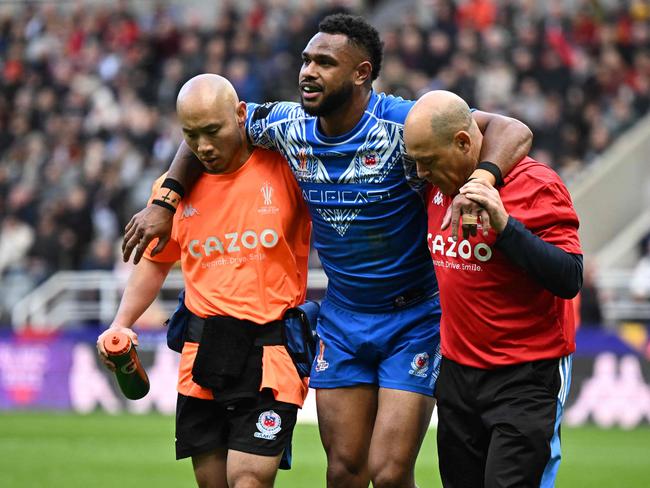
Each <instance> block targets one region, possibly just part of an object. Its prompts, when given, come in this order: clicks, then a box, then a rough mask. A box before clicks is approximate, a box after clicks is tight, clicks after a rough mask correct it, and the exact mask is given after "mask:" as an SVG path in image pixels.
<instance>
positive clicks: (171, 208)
mask: <svg viewBox="0 0 650 488" xmlns="http://www.w3.org/2000/svg"><path fill="white" fill-rule="evenodd" d="M151 204H152V205H158V206H159V207H162V208H166V209H167V210H169V211H170V212H171V213H176V208H175V207H174V206H173V205H170V204H169V203H167V202H163V201H162V200H158V199H156V200H151Z"/></svg>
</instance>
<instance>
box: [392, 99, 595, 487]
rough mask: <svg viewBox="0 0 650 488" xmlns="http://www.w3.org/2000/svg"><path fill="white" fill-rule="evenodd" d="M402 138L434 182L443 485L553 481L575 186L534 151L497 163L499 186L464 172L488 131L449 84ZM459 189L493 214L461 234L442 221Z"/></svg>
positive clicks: (416, 114)
mask: <svg viewBox="0 0 650 488" xmlns="http://www.w3.org/2000/svg"><path fill="white" fill-rule="evenodd" d="M404 139H405V143H406V148H407V152H408V154H409V157H411V158H413V159H415V161H416V162H417V168H418V175H419V176H420V177H422V178H425V179H427V180H428V181H429V182H430V183H432V184H433V185H434V186H432V187H431V189H430V190H429V192H428V197H427V206H428V207H427V210H428V220H429V226H428V243H429V250H430V252H431V256H432V258H433V262H434V265H435V269H436V276H437V278H438V282H439V284H440V301H441V306H442V310H443V311H444V313H443V314H442V322H441V349H442V356H443V359H442V364H441V370H440V376H439V377H438V384H437V387H436V397H437V399H438V418H439V424H438V453H439V456H440V473H441V477H442V481H443V484H444V485H445V486H446V487H467V486H472V487H475V486H476V487H478V486H486V487H487V486H489V487H497V486H518V487H524V486H531V487H532V486H553V484H554V481H555V476H556V474H557V469H558V467H559V462H560V441H559V434H560V420H561V417H562V412H563V408H564V401H565V400H566V396H567V393H568V390H569V386H570V375H571V354H572V353H573V352H574V350H575V324H574V317H573V308H572V306H571V301H570V299H571V298H573V297H574V296H575V295H576V294H577V293H578V291H579V289H580V286H581V284H582V251H581V248H580V241H579V238H578V217H577V215H576V213H575V210H574V209H573V205H572V203H571V197H570V195H569V192H568V191H567V189H566V187H565V186H564V184H563V183H562V181H561V180H560V178H559V176H558V175H557V174H556V173H555V172H553V171H552V170H551V169H550V168H549V167H548V166H546V165H544V164H541V163H538V162H537V161H534V160H533V159H531V158H529V157H525V158H524V159H522V160H521V161H520V162H519V163H518V164H517V165H516V166H515V168H514V169H513V170H512V171H511V172H510V173H509V174H508V175H507V176H506V177H505V179H503V178H502V177H501V175H500V174H498V171H497V170H496V169H495V173H497V175H496V176H497V188H495V187H492V186H491V185H489V184H488V183H486V182H483V181H480V180H476V179H471V180H470V181H467V178H468V177H469V176H470V174H471V173H472V171H473V170H474V168H475V167H476V164H477V163H478V156H479V153H480V149H481V144H482V135H481V133H480V131H479V130H478V128H477V127H476V123H475V122H473V120H472V117H471V111H470V109H469V107H468V106H467V104H466V103H465V102H464V101H463V100H462V99H461V98H459V97H458V96H456V95H454V94H452V93H450V92H445V91H434V92H430V93H428V94H427V95H425V96H424V97H422V98H421V99H420V100H419V101H418V102H417V103H416V104H415V106H414V107H413V108H412V109H411V112H410V113H409V116H408V118H407V119H406V123H405V127H404ZM459 191H460V193H461V194H463V195H464V196H465V197H466V198H468V199H470V200H472V201H474V202H476V203H478V204H480V205H482V206H483V207H484V208H485V210H486V212H487V215H486V214H485V213H482V214H481V225H479V231H478V232H476V233H475V235H470V236H466V238H465V239H463V240H461V241H457V240H455V239H454V238H453V237H452V236H451V234H450V232H449V229H445V230H444V231H442V230H441V229H440V226H441V223H442V220H443V217H444V215H445V211H446V209H447V207H448V206H449V204H450V203H451V200H452V197H453V195H455V194H457V193H458V192H459ZM464 218H466V217H464ZM469 218H470V219H476V217H475V216H469ZM469 223H471V222H469Z"/></svg>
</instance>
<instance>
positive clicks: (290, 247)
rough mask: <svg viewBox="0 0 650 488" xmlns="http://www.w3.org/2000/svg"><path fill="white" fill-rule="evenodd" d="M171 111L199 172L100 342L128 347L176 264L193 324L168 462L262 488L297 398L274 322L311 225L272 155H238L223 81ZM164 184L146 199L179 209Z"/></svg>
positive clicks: (291, 296) (302, 391) (240, 140)
mask: <svg viewBox="0 0 650 488" xmlns="http://www.w3.org/2000/svg"><path fill="white" fill-rule="evenodd" d="M177 111H178V116H179V120H180V122H181V125H182V128H183V135H184V138H185V142H186V143H187V144H188V145H189V147H190V148H191V149H192V151H193V152H194V154H195V155H196V156H197V157H198V158H199V159H200V160H201V162H202V164H203V166H204V168H205V173H204V174H203V175H202V176H201V177H200V179H199V181H198V183H197V184H196V186H195V187H193V188H192V190H191V192H190V193H189V195H186V196H185V198H183V201H182V203H181V204H180V207H179V208H180V211H179V212H177V213H176V216H175V218H174V230H173V233H172V238H171V240H170V242H169V244H168V245H167V246H166V247H165V250H164V252H162V253H160V254H157V255H156V256H155V257H152V256H151V253H150V250H151V248H150V249H149V251H148V252H147V253H146V254H145V257H146V258H147V259H144V260H142V261H141V262H140V263H139V264H138V266H137V267H136V268H135V269H134V270H133V272H132V275H131V277H130V279H129V282H128V284H127V287H126V290H125V292H124V296H123V298H122V302H121V304H120V308H119V310H118V312H117V315H116V317H115V320H114V321H113V323H112V324H111V326H110V328H109V331H113V330H115V329H119V330H123V331H124V332H126V333H127V334H128V335H129V336H130V337H131V338H132V340H133V341H134V342H136V343H137V336H136V334H135V333H134V332H133V331H132V330H131V326H132V325H133V323H134V321H135V320H136V319H137V318H138V317H139V316H140V315H141V314H142V313H143V312H144V311H145V310H146V308H147V307H148V306H149V305H150V304H151V302H152V301H153V299H154V298H155V297H156V295H157V293H158V291H159V290H160V287H161V286H162V284H163V282H164V280H165V277H166V276H167V274H168V272H169V270H170V269H171V267H172V266H173V264H174V263H175V262H176V261H178V260H180V262H181V268H182V270H183V274H184V277H185V284H186V295H185V306H186V307H187V309H188V310H189V311H190V312H191V314H192V315H191V318H190V321H189V327H188V331H187V333H186V336H185V340H186V341H185V344H184V346H183V351H182V356H181V364H180V368H179V378H178V402H177V412H176V456H177V458H178V459H180V458H184V457H189V456H191V457H192V463H193V466H194V473H195V476H196V479H197V482H198V484H199V486H201V487H224V488H225V487H230V488H233V487H237V486H246V487H270V486H272V485H273V481H274V479H275V475H276V473H277V469H278V466H279V464H280V459H281V456H282V453H283V451H284V449H285V448H286V447H287V446H288V445H289V443H290V441H291V434H292V431H293V428H294V426H295V422H296V413H297V409H298V407H301V406H302V404H303V401H304V399H305V396H306V394H307V385H306V381H304V380H302V379H301V378H300V377H299V375H298V373H297V371H296V368H295V366H294V364H293V362H292V360H291V357H290V356H289V354H288V353H287V351H286V349H285V347H284V346H283V345H281V344H282V339H281V331H280V323H279V321H280V320H281V319H282V317H283V315H284V313H285V312H286V311H287V309H289V308H291V307H295V306H297V305H299V304H301V303H303V302H304V300H305V294H306V286H307V258H308V253H309V236H310V231H311V221H310V219H309V216H308V213H307V209H306V205H305V203H304V201H303V199H302V196H301V195H300V192H299V189H298V185H297V183H296V181H295V179H294V177H293V175H292V173H291V170H290V169H289V166H288V165H287V164H286V161H285V160H284V159H283V158H282V156H280V155H279V154H278V153H276V152H272V151H267V150H264V149H253V148H252V147H251V146H250V145H249V144H248V142H247V139H246V133H245V130H244V124H245V120H246V104H245V103H244V102H240V101H239V100H238V98H237V95H236V93H235V91H234V89H233V87H232V85H231V84H230V83H229V82H228V81H227V80H226V79H224V78H222V77H220V76H218V75H200V76H197V77H195V78H193V79H191V80H190V81H188V82H187V83H186V84H185V85H184V86H183V88H182V89H181V91H180V93H179V95H178V100H177ZM163 179H164V176H162V177H161V178H160V179H159V180H158V181H156V183H155V184H154V190H153V196H152V200H154V199H158V200H159V201H162V202H166V201H168V200H172V199H174V198H179V195H176V194H175V192H174V191H173V190H170V189H169V188H162V187H161V185H162V183H163ZM107 332H108V331H105V332H104V333H103V334H102V335H100V337H99V339H98V342H97V344H98V349H99V352H100V357H101V358H102V360H103V362H104V363H105V364H106V365H107V366H108V367H109V368H112V365H111V363H110V362H109V361H108V360H107V359H106V355H105V350H104V349H103V346H102V341H103V338H104V336H105V334H107ZM242 341H243V343H242ZM233 365H234V366H233ZM224 368H225V369H227V370H228V371H227V372H224Z"/></svg>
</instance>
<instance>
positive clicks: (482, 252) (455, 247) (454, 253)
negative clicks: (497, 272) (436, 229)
mask: <svg viewBox="0 0 650 488" xmlns="http://www.w3.org/2000/svg"><path fill="white" fill-rule="evenodd" d="M427 243H428V244H429V250H430V251H431V255H432V256H434V255H435V254H439V255H440V256H447V257H449V258H456V257H460V258H462V259H470V258H471V257H472V256H474V257H475V258H476V259H477V260H478V261H481V262H482V263H484V262H486V261H489V260H490V258H491V257H492V249H490V246H488V245H487V244H486V243H484V242H479V243H478V244H476V245H475V246H472V243H471V242H469V241H468V240H467V239H463V240H462V241H460V242H458V241H454V240H453V239H452V238H451V236H449V237H447V241H446V242H445V238H444V237H443V236H441V235H440V234H436V235H435V237H434V236H433V234H431V233H429V234H427Z"/></svg>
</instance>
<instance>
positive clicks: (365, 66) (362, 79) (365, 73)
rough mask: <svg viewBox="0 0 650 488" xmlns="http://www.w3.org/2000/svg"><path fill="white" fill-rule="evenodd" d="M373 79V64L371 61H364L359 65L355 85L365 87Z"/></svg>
mask: <svg viewBox="0 0 650 488" xmlns="http://www.w3.org/2000/svg"><path fill="white" fill-rule="evenodd" d="M371 77H372V64H371V63H370V61H363V62H362V63H359V64H358V65H357V68H356V79H355V80H354V84H355V85H357V86H360V85H363V84H364V83H366V81H369V80H370V79H371Z"/></svg>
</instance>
